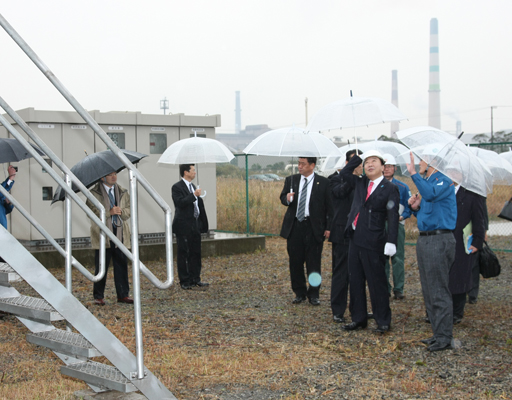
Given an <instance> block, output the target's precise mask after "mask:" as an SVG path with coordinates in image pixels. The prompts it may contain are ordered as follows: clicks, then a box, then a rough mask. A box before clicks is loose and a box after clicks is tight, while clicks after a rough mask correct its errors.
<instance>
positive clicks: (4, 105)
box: [0, 97, 106, 290]
mask: <svg viewBox="0 0 512 400" xmlns="http://www.w3.org/2000/svg"><path fill="white" fill-rule="evenodd" d="M0 106H1V107H2V108H3V109H4V110H5V111H6V112H7V113H8V114H9V115H10V116H11V118H13V117H15V118H13V119H14V120H15V121H16V120H17V119H19V120H21V121H20V122H23V124H24V125H26V124H25V122H24V121H23V120H22V119H21V118H19V116H18V115H17V114H16V113H15V112H14V110H12V109H11V108H10V107H9V106H8V105H7V103H5V101H4V99H2V97H0ZM17 122H18V121H17ZM0 123H1V124H2V125H3V126H5V127H6V128H7V130H8V131H9V133H11V135H13V136H14V137H15V138H16V139H17V140H18V141H19V142H20V143H21V144H22V145H23V147H25V149H27V151H28V152H29V153H30V155H31V156H32V157H33V158H34V159H35V160H36V161H37V162H38V163H39V164H40V165H41V167H43V168H44V169H45V171H47V172H48V174H49V175H50V176H51V177H52V178H53V179H55V181H56V182H57V183H58V184H59V185H61V186H62V187H63V189H64V190H65V191H66V196H71V198H72V199H73V200H74V201H75V202H76V203H77V204H78V205H79V206H80V207H81V208H82V209H83V210H84V211H85V213H86V214H87V216H88V217H89V218H93V217H94V218H95V219H96V220H97V221H98V222H99V223H100V224H103V225H104V221H105V219H106V217H105V207H103V205H102V204H101V203H100V202H99V201H98V200H96V198H95V197H94V196H92V195H91V194H90V193H89V196H90V197H92V198H93V199H94V201H95V205H96V204H97V206H99V207H98V209H99V210H100V218H101V219H99V218H98V217H97V216H96V214H94V213H93V212H92V210H91V209H90V208H89V207H87V205H86V204H85V203H84V202H83V200H82V199H81V198H80V197H78V195H77V194H76V193H75V192H73V191H72V190H71V188H70V187H69V186H68V185H67V184H66V182H64V180H63V179H62V178H61V177H60V176H59V174H57V172H55V171H54V170H53V168H52V167H50V165H49V164H48V163H47V162H46V160H45V159H44V158H43V157H41V156H40V155H39V153H38V152H37V151H35V149H34V148H33V147H32V146H31V145H30V144H29V142H28V141H27V140H26V139H25V138H24V137H23V136H22V135H21V134H20V133H19V132H18V131H17V130H16V129H15V128H14V127H13V126H12V125H11V124H10V122H9V121H7V119H6V118H5V117H4V116H3V115H1V114H0ZM20 126H21V125H20ZM22 128H24V130H25V129H26V130H25V132H26V133H27V134H28V135H29V136H31V135H32V134H33V135H34V136H35V137H36V138H37V139H38V142H39V141H41V140H40V139H39V137H37V135H36V134H35V133H34V132H33V131H32V129H31V128H30V127H29V126H28V125H26V126H22ZM31 137H32V136H31ZM33 139H34V138H33ZM43 145H44V146H43V147H47V146H46V145H45V144H44V142H43ZM45 150H48V153H49V154H48V153H47V155H48V156H49V157H50V158H51V159H52V160H53V159H54V158H55V159H56V160H54V161H55V163H56V164H62V166H63V167H64V168H65V169H68V168H67V166H65V165H64V164H63V163H62V162H61V161H60V159H59V158H58V157H57V156H56V155H55V154H53V152H52V151H51V150H49V149H43V151H44V152H45V153H46V151H45ZM52 156H53V158H52ZM68 171H69V169H68ZM69 174H70V175H73V173H72V172H71V171H69ZM73 176H74V175H73ZM75 179H77V178H76V177H75ZM77 180H78V179H77ZM78 182H79V186H80V185H81V186H83V188H84V189H85V191H86V192H87V193H88V192H89V191H88V190H87V188H85V186H84V185H83V183H82V182H80V181H78ZM8 198H9V200H10V201H11V202H12V203H13V204H15V203H17V204H18V206H19V207H20V211H21V210H23V212H22V215H23V216H24V217H25V218H27V220H28V221H29V222H30V223H31V224H32V225H33V226H34V227H35V228H36V229H37V230H38V231H39V232H40V233H41V234H42V235H43V236H44V237H45V238H46V239H47V240H48V241H49V242H50V243H52V245H53V246H54V247H56V249H57V250H58V251H59V253H61V250H62V247H61V246H59V245H58V244H57V242H55V240H53V238H51V236H50V235H49V234H48V233H47V232H46V231H45V230H44V228H43V227H42V226H41V225H40V224H39V223H38V222H37V221H36V220H35V219H34V218H33V217H32V216H31V215H30V214H29V213H28V212H27V211H26V210H25V209H24V208H23V207H21V205H20V204H19V203H18V202H17V201H16V200H14V199H13V198H12V196H11V195H10V194H9V196H8ZM13 200H14V201H13ZM18 206H16V208H18ZM50 238H51V240H50ZM102 238H103V239H102V240H103V259H105V256H104V253H105V236H104V235H102ZM100 250H101V248H100ZM62 251H64V250H62ZM61 254H62V253H61ZM63 256H64V257H67V256H66V255H65V254H63ZM72 265H73V266H74V267H75V268H76V269H78V270H79V271H80V272H81V273H82V274H83V275H84V276H85V277H87V279H89V280H91V281H93V282H99V281H100V280H101V279H103V276H104V275H105V270H106V268H105V262H104V261H103V262H102V263H100V270H99V271H98V274H97V275H96V276H95V275H92V274H91V273H90V272H89V271H88V270H87V269H86V268H85V267H84V266H83V265H82V264H80V263H79V262H78V261H76V260H75V262H73V263H72ZM68 290H69V288H68Z"/></svg>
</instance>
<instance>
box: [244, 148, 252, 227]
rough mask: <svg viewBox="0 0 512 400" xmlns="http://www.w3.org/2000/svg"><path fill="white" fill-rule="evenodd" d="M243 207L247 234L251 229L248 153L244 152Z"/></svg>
mask: <svg viewBox="0 0 512 400" xmlns="http://www.w3.org/2000/svg"><path fill="white" fill-rule="evenodd" d="M245 209H246V216H245V218H246V224H247V229H246V232H247V234H249V233H251V230H250V229H249V224H250V222H251V220H250V218H249V155H248V154H245Z"/></svg>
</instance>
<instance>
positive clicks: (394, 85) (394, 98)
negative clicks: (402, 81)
mask: <svg viewBox="0 0 512 400" xmlns="http://www.w3.org/2000/svg"><path fill="white" fill-rule="evenodd" d="M391 103H393V105H394V106H395V107H397V108H398V72H397V70H396V69H394V70H393V71H391ZM398 129H399V128H398V121H393V122H391V138H392V139H398V138H397V136H396V131H398Z"/></svg>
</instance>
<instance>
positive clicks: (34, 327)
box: [0, 14, 176, 400]
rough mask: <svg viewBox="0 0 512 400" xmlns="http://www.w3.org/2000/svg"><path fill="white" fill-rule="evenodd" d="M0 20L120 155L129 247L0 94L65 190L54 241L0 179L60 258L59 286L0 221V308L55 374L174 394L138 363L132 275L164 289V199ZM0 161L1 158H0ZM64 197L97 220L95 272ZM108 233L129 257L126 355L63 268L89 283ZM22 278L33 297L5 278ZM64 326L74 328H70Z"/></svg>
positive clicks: (170, 274) (137, 305) (153, 399)
mask: <svg viewBox="0 0 512 400" xmlns="http://www.w3.org/2000/svg"><path fill="white" fill-rule="evenodd" d="M0 26H1V27H2V28H3V29H4V30H5V31H6V32H7V33H8V34H9V35H10V36H11V37H12V39H13V40H14V41H15V42H16V43H17V44H18V45H19V46H20V48H21V49H22V50H23V51H24V52H25V53H26V54H27V56H28V57H29V58H30V59H31V60H32V61H33V62H34V64H36V66H37V67H38V68H39V69H40V70H41V72H43V74H44V76H45V77H46V78H48V79H49V80H50V81H51V83H52V84H53V85H54V86H55V87H56V88H57V89H58V90H59V92H60V93H61V94H62V95H63V96H64V97H65V98H66V100H68V102H69V103H70V104H71V105H72V106H73V108H74V109H75V110H76V111H77V113H78V114H79V115H80V116H81V117H82V118H83V119H84V121H85V122H86V123H87V124H88V125H89V126H90V127H91V128H92V129H93V130H94V132H95V133H96V135H97V136H98V137H99V138H100V139H101V140H102V141H103V142H104V143H105V144H106V145H107V147H108V148H109V149H110V150H112V152H113V153H114V154H115V155H116V156H117V157H118V158H119V159H120V160H121V162H122V163H123V164H124V165H125V167H126V168H127V169H128V170H129V174H130V198H131V232H132V237H131V238H132V240H131V242H132V249H131V251H130V250H129V249H127V248H126V247H125V246H124V245H123V243H122V242H121V241H120V240H119V239H118V238H117V237H116V236H115V235H114V234H113V233H112V232H111V231H110V230H109V229H108V227H107V226H106V225H105V208H104V207H103V205H102V204H100V202H98V200H96V199H95V198H94V196H92V195H91V193H90V192H89V191H88V190H87V188H86V187H85V186H84V185H83V184H82V183H81V182H80V181H79V180H78V179H77V178H76V176H74V175H73V173H72V172H71V171H70V169H69V168H68V167H67V166H66V165H65V164H64V163H63V162H62V161H61V160H60V159H59V158H58V157H57V156H56V155H55V153H54V152H53V151H52V150H51V149H50V148H49V147H47V146H46V144H45V143H44V142H43V141H42V140H41V138H39V136H37V134H36V133H35V132H34V131H33V130H32V129H31V128H30V127H29V126H28V125H27V124H26V123H25V121H23V120H22V119H21V118H20V117H19V116H18V115H17V114H16V112H15V111H14V110H13V109H12V108H11V107H10V106H9V105H8V104H7V102H6V101H5V100H4V99H3V98H2V97H0V107H2V108H3V109H4V110H5V111H6V113H7V114H8V115H9V117H11V118H12V121H14V122H15V124H17V127H18V129H21V130H23V131H24V133H25V134H26V135H27V136H28V137H29V138H30V139H32V140H33V141H34V142H35V144H36V145H37V146H39V148H40V149H41V150H42V151H43V152H44V153H45V154H46V156H47V157H48V158H49V159H50V160H51V161H52V162H53V165H54V166H55V167H58V168H60V169H61V171H62V172H63V174H64V176H65V179H62V177H61V176H60V175H59V174H57V173H56V172H55V171H54V169H53V168H52V167H51V166H50V165H49V164H48V163H47V161H46V160H45V159H43V158H42V157H41V156H40V155H39V154H38V153H36V152H35V151H34V149H33V147H31V146H30V144H29V143H28V141H27V140H26V139H25V138H24V137H23V135H22V134H20V133H19V132H18V131H17V129H15V128H14V126H13V125H12V124H11V122H10V121H8V120H7V118H5V116H3V115H2V114H0V123H1V124H2V125H4V126H5V128H7V130H8V132H9V133H10V134H11V135H12V136H13V137H14V138H16V139H17V140H18V141H19V142H20V143H21V144H22V145H23V146H24V147H25V149H27V151H28V153H29V154H31V155H32V157H33V158H34V159H35V160H36V161H37V162H38V163H39V164H40V165H41V166H42V167H43V168H44V170H45V171H47V173H48V174H49V175H50V176H51V177H52V178H53V179H54V180H55V181H56V182H57V183H58V184H59V185H60V186H61V187H62V189H63V190H64V191H65V193H66V199H65V230H66V233H65V234H66V238H65V246H64V248H63V247H61V246H60V245H59V244H58V243H57V242H56V241H55V240H54V239H53V238H52V237H51V236H50V235H49V234H48V233H47V232H46V230H45V229H44V228H43V227H42V226H41V225H39V224H38V222H37V221H36V220H35V218H34V217H33V216H32V215H30V214H29V213H28V212H27V211H26V210H25V209H24V208H23V207H22V206H21V204H19V203H18V202H17V201H16V199H15V198H14V197H13V196H12V195H11V194H10V193H9V192H7V191H6V190H5V189H4V188H3V187H2V186H0V193H2V194H3V195H4V196H5V197H6V198H7V199H9V200H10V201H11V203H12V204H13V205H14V206H15V208H16V209H17V210H18V211H19V212H20V213H21V214H22V215H23V216H24V217H25V218H26V219H27V220H28V221H29V222H30V224H32V225H33V226H34V227H35V228H36V229H37V230H38V231H39V232H40V233H41V234H42V235H43V236H44V237H45V238H46V239H47V240H48V241H49V242H50V243H51V244H52V245H53V246H54V247H55V248H56V250H57V251H58V252H59V253H60V254H61V255H62V256H63V257H65V265H66V266H65V269H66V282H65V284H66V286H63V285H62V284H61V283H60V282H59V281H58V280H57V279H56V278H55V277H54V276H53V275H52V274H51V273H50V272H49V271H48V270H47V269H46V268H45V267H44V266H43V265H42V264H41V263H40V262H39V261H37V260H36V259H35V258H34V257H33V256H32V254H30V252H29V251H28V250H26V249H25V248H24V247H23V246H22V245H21V244H20V243H19V242H18V240H17V239H16V238H14V237H13V236H12V235H11V234H10V233H9V232H8V231H7V230H6V229H5V228H4V227H3V226H1V225H0V256H1V257H2V258H3V259H4V260H5V261H6V263H0V311H5V312H9V313H11V314H14V315H16V317H17V318H18V319H19V320H20V321H21V322H22V323H23V324H24V325H25V326H26V327H27V328H28V329H29V330H30V332H31V333H29V334H28V335H27V340H28V341H29V342H30V343H33V344H36V345H39V346H44V347H47V348H49V349H51V350H52V351H53V352H54V353H55V354H56V355H57V356H58V357H59V358H60V359H61V360H62V361H63V362H64V364H65V365H63V366H62V367H61V373H62V374H64V375H68V376H71V377H74V378H78V379H81V380H83V381H84V382H86V383H87V384H88V385H89V386H90V387H91V388H92V389H93V390H95V391H96V392H101V391H106V390H116V391H120V392H125V393H127V392H133V391H136V390H139V391H140V392H141V393H142V394H144V395H145V396H146V397H147V398H148V399H150V400H163V399H176V398H175V397H174V395H173V394H172V393H171V392H170V391H169V390H168V389H167V388H166V387H165V386H164V385H163V384H162V383H161V382H160V381H159V380H158V378H156V377H155V376H154V375H153V374H152V373H151V372H150V371H149V370H148V369H147V368H145V367H144V362H143V338H142V322H141V294H140V274H143V275H144V276H145V277H146V278H147V279H148V280H149V281H150V282H151V283H152V284H153V285H154V286H155V287H157V288H159V289H167V288H169V287H170V286H171V285H172V284H173V282H174V271H173V265H172V259H173V257H172V223H171V220H172V218H171V209H170V207H169V205H168V204H167V203H166V202H165V201H164V199H163V198H162V197H161V196H160V195H159V194H158V193H157V192H156V191H155V190H154V189H153V187H152V186H151V184H150V183H149V182H148V181H147V180H146V178H145V177H144V176H142V174H141V173H140V172H139V171H138V170H137V169H136V168H135V167H134V166H133V164H132V163H131V162H130V161H129V160H128V158H126V156H125V155H124V154H123V153H122V152H121V150H120V149H119V148H118V147H117V146H116V145H115V144H114V142H113V141H112V140H111V139H110V138H109V137H108V135H107V134H106V133H105V132H104V131H103V129H101V127H100V126H99V125H98V123H97V122H96V121H95V120H94V119H93V118H92V117H91V116H90V115H89V113H88V112H87V111H86V110H85V109H84V108H83V107H82V106H81V105H80V104H79V103H78V101H77V100H76V99H75V98H74V97H73V96H72V95H71V93H69V92H68V91H67V89H66V88H65V87H64V85H62V83H61V82H60V81H59V80H58V79H57V78H56V76H55V75H54V74H53V73H52V72H51V71H50V70H49V69H48V67H46V65H45V64H44V63H43V62H42V60H40V59H39V57H38V56H37V55H36V54H35V53H34V52H33V50H32V49H31V48H30V47H29V46H28V44H27V43H25V41H24V40H23V39H22V38H21V37H20V36H19V35H18V33H17V32H16V31H15V30H14V29H13V28H12V26H10V24H9V23H8V22H7V21H6V20H5V18H3V16H2V15H1V14H0ZM0 162H1V161H0ZM72 183H73V184H75V185H76V186H77V187H78V188H79V189H80V191H82V193H83V194H84V195H85V197H86V198H87V199H88V200H90V201H91V202H92V203H93V204H94V205H95V206H96V208H97V209H98V210H99V211H100V216H99V217H98V216H97V215H95V214H94V213H93V212H92V211H91V209H90V208H89V207H88V206H87V205H86V204H85V202H84V201H83V200H82V199H81V198H80V197H78V195H77V194H76V193H74V192H73V190H71V187H72ZM137 183H139V184H140V185H141V186H142V187H143V188H144V189H146V191H147V193H148V194H149V195H150V197H151V198H152V199H153V200H154V201H155V202H156V203H157V204H158V206H159V207H160V208H161V209H162V211H163V213H164V221H165V247H166V273H167V274H166V278H167V279H166V280H165V281H164V282H161V281H160V280H159V279H158V278H157V277H156V276H155V275H153V273H152V272H151V271H149V270H148V269H147V268H146V267H145V266H144V264H142V263H141V262H140V260H139V245H138V211H137V209H138V205H137V201H138V200H137V198H138V194H137ZM72 200H73V201H74V202H75V203H76V204H77V205H78V206H79V207H80V208H81V209H82V210H83V211H84V212H85V214H86V215H87V216H88V217H89V218H90V219H91V221H93V222H94V223H95V224H97V225H98V226H99V227H100V231H101V239H100V250H99V254H100V266H99V267H100V268H99V272H98V274H97V275H92V274H91V273H90V272H89V271H88V270H87V268H85V267H84V266H82V265H81V264H80V263H79V262H78V261H77V260H76V259H75V258H74V257H73V256H72V254H71V251H72V249H71V241H72V236H71V204H72ZM107 238H108V239H110V241H111V242H113V243H115V244H116V246H117V247H118V248H119V249H120V250H121V251H122V252H123V253H124V254H125V255H126V256H127V257H128V259H129V260H130V261H131V262H132V269H133V273H132V279H133V298H134V326H135V345H136V354H135V355H134V354H132V353H131V352H130V351H129V350H128V349H127V348H126V347H125V346H124V345H123V343H121V342H120V341H119V340H118V339H117V338H116V337H115V336H114V335H113V334H112V333H111V332H110V331H109V330H108V329H107V328H106V327H105V326H104V325H103V324H102V323H101V322H100V321H98V320H97V319H96V318H95V317H94V316H93V315H92V314H91V313H90V312H89V311H88V310H87V308H86V307H84V306H83V305H82V304H81V303H80V302H79V301H78V300H77V299H76V298H75V297H74V296H73V294H72V282H71V268H72V267H74V268H76V269H77V270H78V271H79V272H81V273H82V274H83V275H84V276H85V277H86V278H87V279H89V280H91V281H93V282H97V281H99V280H100V279H102V277H103V276H104V274H105V265H104V259H105V243H106V240H107ZM18 280H24V281H26V282H27V283H28V284H29V285H30V286H31V287H32V288H33V289H34V290H35V291H36V292H37V293H38V294H39V295H40V296H41V298H33V297H28V296H24V295H22V294H20V293H19V292H18V291H17V290H16V288H15V287H13V286H12V285H11V283H13V282H15V281H18ZM63 320H64V321H66V324H67V329H65V330H62V329H57V328H56V327H55V326H54V325H53V322H55V321H63ZM71 327H72V328H74V329H75V330H76V331H77V332H78V333H77V332H73V331H72V330H71ZM99 356H104V357H105V358H107V359H108V360H109V362H110V363H112V366H111V365H106V364H101V363H98V362H95V361H92V360H91V358H94V357H99Z"/></svg>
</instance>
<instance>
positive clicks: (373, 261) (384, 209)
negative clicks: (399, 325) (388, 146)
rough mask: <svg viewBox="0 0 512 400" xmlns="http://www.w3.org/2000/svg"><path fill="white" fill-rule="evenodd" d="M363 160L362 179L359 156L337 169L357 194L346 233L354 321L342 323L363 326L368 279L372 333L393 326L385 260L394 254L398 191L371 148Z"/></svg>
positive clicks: (344, 327) (359, 327) (381, 160)
mask: <svg viewBox="0 0 512 400" xmlns="http://www.w3.org/2000/svg"><path fill="white" fill-rule="evenodd" d="M363 156H364V164H363V167H364V171H365V176H363V178H362V179H358V178H357V177H356V176H354V175H353V171H354V169H355V168H356V167H357V166H359V165H360V164H361V162H362V160H361V158H360V157H359V156H354V157H352V159H351V160H350V161H349V162H348V164H347V165H346V166H345V168H343V169H342V170H341V175H342V178H343V179H344V180H346V181H347V182H350V183H351V185H352V186H353V187H354V191H355V192H354V201H353V203H352V208H351V210H350V214H349V216H348V222H347V226H346V229H345V234H346V235H347V236H348V237H349V238H350V247H349V255H348V266H349V273H350V278H349V282H350V310H351V313H352V323H350V324H348V325H344V326H343V329H345V330H356V329H364V328H366V325H367V323H368V312H367V308H366V282H367V281H368V289H369V292H370V299H371V304H372V309H373V316H374V318H375V321H376V322H377V328H376V329H375V331H376V332H378V333H385V332H387V331H388V330H389V328H390V325H391V309H390V307H389V293H388V281H387V278H386V270H385V265H386V256H393V255H394V254H395V253H396V243H397V236H398V218H399V215H398V206H399V204H400V193H399V192H398V188H397V187H396V185H394V184H392V183H391V182H389V181H388V180H387V179H384V176H383V171H384V164H385V161H384V159H383V158H382V155H381V154H380V153H379V152H378V151H375V150H369V151H366V152H365V153H364V155H363ZM386 221H387V224H388V229H387V231H386Z"/></svg>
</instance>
